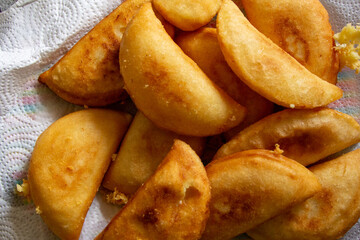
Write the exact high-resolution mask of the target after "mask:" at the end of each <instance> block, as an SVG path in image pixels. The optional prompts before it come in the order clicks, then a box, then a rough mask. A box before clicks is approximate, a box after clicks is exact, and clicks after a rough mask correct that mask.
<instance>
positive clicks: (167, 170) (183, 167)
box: [97, 140, 210, 240]
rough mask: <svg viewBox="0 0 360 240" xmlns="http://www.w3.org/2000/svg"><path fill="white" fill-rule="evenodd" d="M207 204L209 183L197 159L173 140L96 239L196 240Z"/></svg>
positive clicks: (182, 143) (198, 236) (180, 143)
mask: <svg viewBox="0 0 360 240" xmlns="http://www.w3.org/2000/svg"><path fill="white" fill-rule="evenodd" d="M209 201H210V184H209V179H208V178H207V176H206V171H205V168H204V166H203V164H202V163H201V160H200V158H199V157H198V156H197V155H196V153H195V152H194V151H193V150H192V149H191V147H190V146H189V145H187V144H185V143H184V142H182V141H180V140H176V141H175V142H174V145H173V147H172V149H171V150H170V152H169V153H168V154H167V155H166V157H165V158H164V160H163V161H162V163H161V164H160V165H159V167H158V168H157V170H156V172H155V173H154V175H152V176H151V177H150V178H149V180H148V181H146V182H145V184H144V185H142V186H141V187H140V188H139V190H138V191H137V192H136V193H135V195H134V197H133V198H132V199H131V200H130V201H129V202H128V203H127V204H126V205H125V207H124V208H123V209H121V210H120V212H119V213H118V214H117V215H116V216H115V217H114V218H113V219H112V220H111V222H110V223H109V225H108V226H107V227H106V228H105V229H104V231H103V232H102V233H100V235H99V236H98V237H97V239H98V240H99V239H123V240H127V239H129V240H130V239H143V240H145V239H149V240H152V239H164V240H173V239H189V240H192V239H194V240H196V239H199V238H200V236H201V234H202V232H203V230H204V228H205V224H206V220H207V218H208V216H209Z"/></svg>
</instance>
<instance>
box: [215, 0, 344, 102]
mask: <svg viewBox="0 0 360 240" xmlns="http://www.w3.org/2000/svg"><path fill="white" fill-rule="evenodd" d="M216 24H217V30H218V39H219V43H220V48H221V50H222V52H223V54H224V56H225V59H226V61H227V63H228V64H229V66H230V67H231V69H232V70H233V71H234V72H235V74H236V75H237V76H239V78H241V79H242V80H243V81H244V82H245V84H247V85H248V86H249V87H250V88H251V89H253V90H254V91H256V92H257V93H259V94H260V95H262V96H263V97H265V98H267V99H269V100H270V101H272V102H274V103H276V104H278V105H281V106H284V107H288V108H289V107H291V108H301V109H303V108H315V107H320V106H326V105H327V104H329V103H330V102H333V101H335V100H337V99H339V98H341V97H342V94H343V93H342V90H341V89H340V88H338V87H336V86H335V85H333V84H330V83H328V82H326V81H324V80H322V79H321V78H319V77H318V76H316V75H314V74H312V73H311V72H310V71H308V70H307V69H306V68H305V67H304V66H302V65H301V64H300V63H299V62H297V61H296V60H295V59H294V58H293V57H291V56H290V55H289V54H288V53H286V52H285V51H284V50H282V49H281V48H280V47H279V46H277V45H276V44H274V43H273V42H272V41H271V40H270V39H269V38H267V37H266V36H264V35H263V34H262V33H260V32H259V31H258V30H257V29H256V28H254V27H253V26H252V25H251V24H250V22H249V21H248V20H247V19H246V18H245V17H244V15H243V14H242V13H241V11H240V9H238V7H237V6H236V5H235V4H234V3H233V2H232V1H231V0H224V1H223V4H222V6H221V8H220V11H219V14H218V18H217V23H216Z"/></svg>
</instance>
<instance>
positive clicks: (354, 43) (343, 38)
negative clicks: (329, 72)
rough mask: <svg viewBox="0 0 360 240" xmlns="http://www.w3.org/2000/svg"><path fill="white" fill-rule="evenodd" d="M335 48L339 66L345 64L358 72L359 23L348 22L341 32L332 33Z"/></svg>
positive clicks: (359, 64) (359, 56)
mask: <svg viewBox="0 0 360 240" xmlns="http://www.w3.org/2000/svg"><path fill="white" fill-rule="evenodd" d="M334 39H335V41H336V46H335V49H336V51H337V52H338V53H339V57H340V67H341V68H343V67H345V66H347V67H349V68H351V69H353V70H355V71H356V73H357V74H358V73H359V72H360V25H357V26H352V25H351V23H348V24H347V25H346V26H345V27H344V28H343V29H342V30H341V32H339V33H337V34H335V35H334Z"/></svg>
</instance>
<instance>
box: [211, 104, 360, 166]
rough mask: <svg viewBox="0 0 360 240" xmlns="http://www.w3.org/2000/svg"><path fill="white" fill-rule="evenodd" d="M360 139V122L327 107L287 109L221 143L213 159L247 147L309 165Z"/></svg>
mask: <svg viewBox="0 0 360 240" xmlns="http://www.w3.org/2000/svg"><path fill="white" fill-rule="evenodd" d="M359 141H360V125H359V124H358V123H357V122H356V120H355V119H353V118H352V117H351V116H350V115H347V114H345V113H341V112H338V111H336V110H333V109H330V108H317V109H286V110H283V111H280V112H277V113H274V114H272V115H269V116H267V117H265V118H264V119H262V120H260V121H258V122H256V123H254V124H253V125H251V126H249V127H248V128H246V129H244V130H243V131H241V132H239V133H238V134H237V135H235V136H234V137H233V139H231V140H230V141H229V142H227V143H226V144H224V145H223V146H222V147H221V148H220V149H219V150H218V152H217V153H216V155H215V157H214V158H220V157H223V156H226V155H230V154H232V153H235V152H240V151H244V150H247V149H255V148H262V149H273V148H274V146H275V144H279V145H280V148H281V149H282V150H284V156H287V157H289V158H291V159H294V160H296V161H298V162H299V163H301V164H303V165H305V166H306V165H309V164H311V163H314V162H316V161H318V160H320V159H322V158H325V157H327V156H329V155H331V154H333V153H336V152H338V151H340V150H343V149H345V148H347V147H349V146H351V145H353V144H355V143H357V142H359Z"/></svg>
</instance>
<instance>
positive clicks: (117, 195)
mask: <svg viewBox="0 0 360 240" xmlns="http://www.w3.org/2000/svg"><path fill="white" fill-rule="evenodd" d="M106 202H108V203H111V204H115V205H125V204H126V203H127V202H128V198H127V197H126V195H125V194H123V193H121V192H119V191H118V190H117V189H116V188H115V190H114V191H113V192H112V193H109V194H106Z"/></svg>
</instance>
